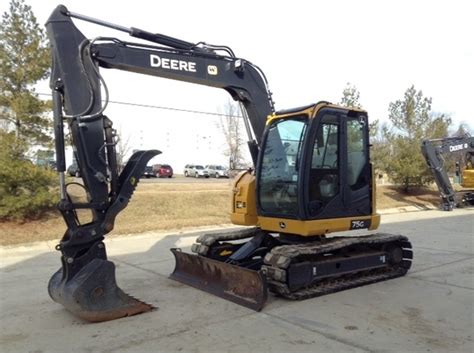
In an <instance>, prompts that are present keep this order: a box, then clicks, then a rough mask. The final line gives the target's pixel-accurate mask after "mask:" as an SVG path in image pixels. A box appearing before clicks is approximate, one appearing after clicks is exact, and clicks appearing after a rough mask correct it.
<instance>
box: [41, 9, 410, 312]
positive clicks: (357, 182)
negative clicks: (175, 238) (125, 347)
mask: <svg viewBox="0 0 474 353" xmlns="http://www.w3.org/2000/svg"><path fill="white" fill-rule="evenodd" d="M73 18H75V19H79V20H84V21H88V22H92V23H95V24H97V25H101V26H105V27H109V28H113V29H115V30H117V31H122V32H126V33H128V34H129V35H130V36H132V37H135V38H140V39H142V40H145V41H147V42H146V43H143V42H141V43H136V42H127V41H124V40H120V39H117V38H111V37H97V38H96V39H94V40H88V39H86V38H85V37H84V35H83V34H82V33H81V32H80V31H79V30H78V29H77V28H76V26H75V25H74V23H73V21H72V19H73ZM46 28H47V32H48V36H49V39H50V42H51V47H52V57H53V67H52V74H51V88H52V92H53V107H54V108H53V110H54V132H55V143H56V156H57V161H56V162H57V169H58V172H59V180H60V190H61V201H60V203H59V205H58V209H59V210H60V212H61V213H62V215H63V218H64V220H65V222H66V225H67V230H66V232H65V234H64V236H63V238H62V239H61V241H60V243H59V244H58V246H57V250H58V251H60V252H61V264H62V266H61V268H60V269H59V270H58V271H57V272H56V273H55V274H54V275H53V276H52V278H51V280H50V282H49V285H48V290H49V294H50V296H51V298H52V299H53V300H54V301H56V302H58V303H61V304H63V305H64V306H65V307H66V308H67V309H68V310H69V311H71V312H72V313H74V314H76V315H77V316H79V317H81V318H83V319H85V320H89V321H106V320H112V319H116V318H120V317H123V316H129V315H135V314H139V313H142V312H146V311H149V310H151V309H152V306H151V305H149V304H146V303H144V302H142V301H140V300H137V299H135V298H133V297H131V296H129V295H127V294H125V293H124V292H123V291H122V290H121V289H120V288H119V287H118V286H117V284H116V281H115V267H114V264H113V263H112V262H111V261H109V260H107V255H106V252H105V245H104V242H103V240H104V236H105V235H106V234H107V233H109V232H110V231H111V230H112V229H113V228H114V222H115V218H116V216H117V215H118V213H119V212H120V211H121V210H123V209H124V208H125V207H126V206H127V204H128V202H129V200H130V198H131V196H132V194H133V191H134V189H135V187H136V185H137V183H138V181H139V178H140V176H141V175H142V173H143V170H144V168H145V166H146V164H147V163H148V161H149V160H150V159H151V158H152V157H154V156H155V155H157V154H158V153H160V152H159V151H157V150H150V151H138V152H136V153H134V154H133V155H132V156H131V158H130V159H129V161H128V162H127V164H126V166H125V167H124V168H123V170H122V171H121V172H120V173H119V168H118V166H117V159H116V152H115V144H116V140H117V136H116V134H115V130H114V129H113V126H112V121H111V120H110V119H109V118H108V117H106V116H105V115H104V111H105V109H106V106H107V102H108V91H107V86H106V83H105V82H104V80H103V78H102V76H101V73H100V68H108V69H119V70H126V71H130V72H135V73H139V74H145V75H153V76H157V77H163V78H167V79H172V80H180V81H185V82H190V83H194V84H200V85H207V86H212V87H217V88H222V89H224V90H226V91H227V92H228V93H229V94H230V95H231V96H232V98H233V99H234V100H236V101H237V102H239V104H240V106H241V109H242V113H243V118H244V123H245V126H246V130H247V133H248V137H249V141H248V145H249V149H250V154H251V156H252V160H253V163H254V168H252V169H250V170H247V171H245V172H243V173H241V174H240V175H238V176H237V177H236V178H235V181H234V185H233V188H232V193H233V197H232V212H231V220H232V222H233V223H234V224H236V225H240V226H244V227H240V228H237V229H236V230H233V231H231V232H226V233H222V234H205V235H203V236H201V237H199V238H198V239H197V241H196V243H195V244H194V245H193V246H192V252H193V253H186V252H183V251H181V250H180V249H171V251H172V252H173V254H174V255H175V259H176V267H175V270H174V271H173V273H172V274H171V276H170V277H171V278H172V279H175V280H178V281H181V282H183V283H186V284H188V285H191V286H194V287H197V288H200V289H202V290H205V291H207V292H210V293H213V294H216V295H218V296H220V297H223V298H226V299H229V300H231V301H233V302H235V303H238V304H241V305H244V306H247V307H249V308H252V309H254V310H261V309H262V308H263V306H264V304H265V301H266V299H267V295H268V291H271V292H272V293H274V294H276V295H278V296H282V297H285V298H289V299H305V298H311V297H315V296H319V295H324V294H328V293H332V292H336V291H340V290H344V289H348V288H352V287H356V286H361V285H365V284H369V283H374V282H379V281H383V280H387V279H390V278H395V277H399V276H403V275H405V274H406V273H407V271H408V269H409V268H410V266H411V261H412V250H411V244H410V242H409V241H408V239H407V238H406V237H405V236H401V235H392V234H386V233H375V234H370V235H363V236H347V235H345V236H336V237H327V235H328V234H330V233H334V232H341V231H349V230H361V229H369V230H374V229H376V228H377V227H378V226H379V223H380V216H379V215H378V214H377V213H376V207H375V184H374V177H373V170H372V165H371V163H370V156H369V146H370V143H369V133H368V132H369V131H368V116H367V113H366V112H365V111H363V110H360V109H353V108H345V107H340V106H337V105H334V104H331V103H328V102H319V103H316V104H311V105H308V106H305V107H300V108H296V109H289V110H281V111H276V110H275V109H274V103H273V101H272V98H271V93H270V91H269V89H268V84H267V80H266V78H265V75H264V74H263V72H262V70H260V69H259V68H258V67H257V66H256V65H254V64H252V63H251V62H249V61H248V60H244V59H241V58H237V57H236V56H235V55H234V53H233V51H232V50H231V49H230V48H229V47H226V46H216V45H210V44H206V43H203V42H200V43H189V42H186V41H183V40H180V39H176V38H173V37H169V36H166V35H162V34H157V33H151V32H147V31H144V30H141V29H138V28H134V27H131V28H127V27H123V26H119V25H116V24H112V23H109V22H104V21H102V20H98V19H95V18H91V17H88V16H84V15H81V14H77V13H74V12H71V11H69V10H68V9H67V8H66V7H64V6H62V5H60V6H58V7H57V8H56V9H55V10H54V11H53V13H52V14H51V16H50V18H49V19H48V21H47V23H46ZM102 90H103V92H105V97H104V99H102V98H103V97H102V92H101V91H102ZM103 102H105V103H103ZM64 124H67V125H68V127H69V131H70V134H71V139H72V144H73V147H74V151H75V157H76V160H77V164H78V167H79V169H80V175H81V176H82V179H83V185H84V188H85V190H86V193H87V196H88V199H87V202H82V203H81V202H76V201H74V199H73V198H72V197H71V196H70V195H69V193H68V186H69V184H68V183H67V182H66V179H65V176H64V172H65V158H64V145H65V143H64ZM183 128H185V127H183ZM81 209H86V210H89V211H90V213H91V214H92V217H91V219H90V221H88V222H85V223H81V222H80V220H79V217H78V216H77V211H78V210H81Z"/></svg>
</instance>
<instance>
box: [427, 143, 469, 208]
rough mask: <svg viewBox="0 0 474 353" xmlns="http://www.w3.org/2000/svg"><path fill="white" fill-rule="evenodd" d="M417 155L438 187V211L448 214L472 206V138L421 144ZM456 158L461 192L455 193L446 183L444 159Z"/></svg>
mask: <svg viewBox="0 0 474 353" xmlns="http://www.w3.org/2000/svg"><path fill="white" fill-rule="evenodd" d="M421 152H422V153H423V156H424V157H425V160H426V163H427V164H428V167H429V168H430V169H431V171H432V172H433V176H434V179H435V182H436V185H437V186H438V190H439V192H440V197H441V208H442V209H443V210H444V211H452V210H453V209H454V208H455V207H463V206H468V205H471V206H474V137H471V136H465V137H445V138H441V139H431V140H424V141H423V143H422V145H421ZM450 156H452V157H455V158H456V176H457V177H458V178H459V180H460V183H459V184H460V185H461V186H462V187H463V188H471V189H470V190H461V191H458V192H456V190H455V189H454V187H453V185H452V184H451V181H450V180H449V176H448V171H447V164H446V163H445V158H446V157H450Z"/></svg>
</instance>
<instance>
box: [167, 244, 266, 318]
mask: <svg viewBox="0 0 474 353" xmlns="http://www.w3.org/2000/svg"><path fill="white" fill-rule="evenodd" d="M171 252H172V253H173V255H174V257H175V259H176V262H175V263H176V265H175V269H174V271H173V273H172V274H171V275H170V278H171V279H174V280H176V281H178V282H181V283H184V284H187V285H190V286H192V287H195V288H198V289H201V290H203V291H205V292H208V293H211V294H214V295H217V296H219V297H221V298H224V299H227V300H230V301H232V302H234V303H237V304H240V305H243V306H245V307H247V308H250V309H253V310H256V311H260V310H261V309H262V308H263V306H264V305H265V302H266V301H267V282H266V279H265V277H264V276H263V275H262V274H261V273H260V272H259V271H253V270H249V269H246V268H243V267H239V266H235V265H231V264H228V263H225V262H220V261H216V260H213V259H210V258H207V257H204V256H199V255H193V254H187V253H184V252H182V251H181V249H171Z"/></svg>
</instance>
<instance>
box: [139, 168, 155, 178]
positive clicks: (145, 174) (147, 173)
mask: <svg viewBox="0 0 474 353" xmlns="http://www.w3.org/2000/svg"><path fill="white" fill-rule="evenodd" d="M142 177H145V178H147V179H148V178H152V177H153V178H154V177H155V172H153V167H152V166H151V165H147V166H146V167H145V170H144V171H143V175H142Z"/></svg>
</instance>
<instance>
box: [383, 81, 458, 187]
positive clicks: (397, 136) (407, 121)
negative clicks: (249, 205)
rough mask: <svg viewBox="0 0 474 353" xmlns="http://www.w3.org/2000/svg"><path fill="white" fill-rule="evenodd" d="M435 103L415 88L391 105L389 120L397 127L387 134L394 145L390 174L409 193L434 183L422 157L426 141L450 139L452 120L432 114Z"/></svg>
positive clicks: (386, 136)
mask: <svg viewBox="0 0 474 353" xmlns="http://www.w3.org/2000/svg"><path fill="white" fill-rule="evenodd" d="M431 102H432V99H431V98H427V97H424V96H423V93H422V91H417V90H416V89H415V87H414V86H411V87H410V88H408V89H407V90H406V92H405V95H404V98H403V99H401V100H397V101H395V102H392V103H390V105H389V120H390V122H391V123H392V125H393V127H392V128H391V129H388V128H386V129H384V132H383V136H384V137H385V139H386V140H387V141H388V143H389V144H390V156H391V158H390V161H389V163H387V166H386V171H387V173H388V174H389V176H390V178H391V179H392V180H393V181H394V182H395V183H397V184H399V185H402V186H403V190H404V191H405V192H408V191H409V188H410V187H412V186H421V185H426V184H427V183H429V182H431V181H432V180H433V176H432V173H431V171H430V170H429V169H428V167H427V165H426V161H425V159H424V158H423V155H422V154H421V149H420V146H421V143H422V141H423V140H424V139H432V138H441V137H446V136H448V127H449V125H450V124H451V119H450V118H449V117H447V116H446V115H444V114H438V115H434V114H432V113H431Z"/></svg>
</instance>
